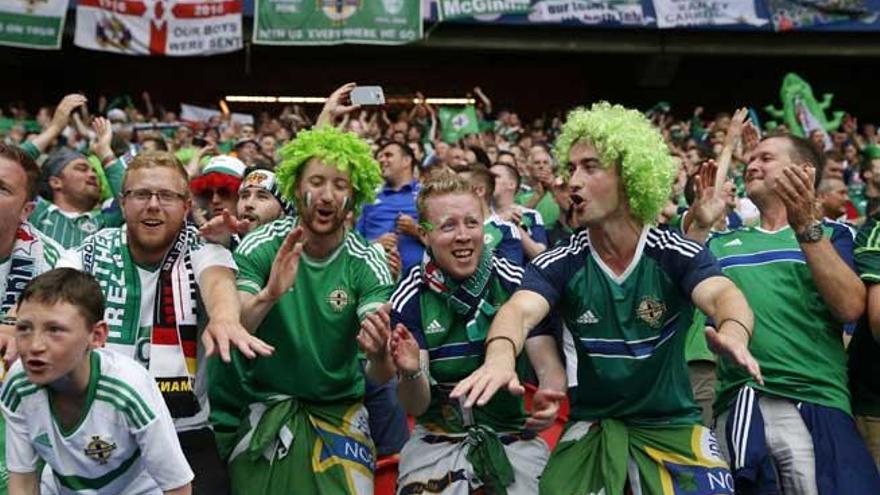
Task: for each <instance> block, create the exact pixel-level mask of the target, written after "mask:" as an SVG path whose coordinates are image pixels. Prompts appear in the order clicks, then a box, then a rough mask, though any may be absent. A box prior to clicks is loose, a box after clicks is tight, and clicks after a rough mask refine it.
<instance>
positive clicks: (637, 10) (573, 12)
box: [529, 0, 653, 26]
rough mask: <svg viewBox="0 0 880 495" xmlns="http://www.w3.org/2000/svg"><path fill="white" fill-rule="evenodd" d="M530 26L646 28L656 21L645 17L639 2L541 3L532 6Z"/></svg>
mask: <svg viewBox="0 0 880 495" xmlns="http://www.w3.org/2000/svg"><path fill="white" fill-rule="evenodd" d="M529 21H530V22H538V23H554V24H555V23H561V22H566V21H577V22H579V23H581V24H590V25H595V24H606V23H613V24H626V25H634V26H643V25H645V24H648V23H650V22H651V21H653V19H650V18H647V17H645V13H644V10H643V9H642V3H641V1H640V0H605V1H588V0H540V1H538V2H535V4H534V5H532V13H531V14H529Z"/></svg>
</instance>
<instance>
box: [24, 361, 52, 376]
mask: <svg viewBox="0 0 880 495" xmlns="http://www.w3.org/2000/svg"><path fill="white" fill-rule="evenodd" d="M24 367H25V369H26V370H27V371H28V372H30V373H34V374H40V373H43V372H44V371H46V370H47V369H49V363H47V362H46V361H43V360H42V359H35V358H31V359H28V360H26V361H25V362H24Z"/></svg>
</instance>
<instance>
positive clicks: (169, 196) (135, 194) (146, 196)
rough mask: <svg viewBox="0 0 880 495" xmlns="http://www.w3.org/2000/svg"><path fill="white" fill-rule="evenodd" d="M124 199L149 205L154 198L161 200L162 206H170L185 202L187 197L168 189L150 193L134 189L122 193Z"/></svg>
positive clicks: (146, 190)
mask: <svg viewBox="0 0 880 495" xmlns="http://www.w3.org/2000/svg"><path fill="white" fill-rule="evenodd" d="M122 196H123V197H124V198H128V199H130V200H132V201H135V202H137V203H149V202H150V200H151V199H152V198H153V196H156V199H158V200H159V204H160V205H164V206H168V205H173V204H175V203H177V202H178V201H183V200H185V199H186V197H187V195H186V194H183V193H179V192H176V191H169V190H168V189H159V190H158V191H150V190H149V189H133V190H128V191H125V192H124V193H122Z"/></svg>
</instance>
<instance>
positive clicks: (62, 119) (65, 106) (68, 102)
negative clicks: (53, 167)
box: [30, 94, 88, 153]
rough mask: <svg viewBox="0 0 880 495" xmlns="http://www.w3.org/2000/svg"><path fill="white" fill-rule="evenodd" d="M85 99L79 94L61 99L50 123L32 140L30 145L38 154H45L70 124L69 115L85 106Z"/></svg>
mask: <svg viewBox="0 0 880 495" xmlns="http://www.w3.org/2000/svg"><path fill="white" fill-rule="evenodd" d="M86 101H88V100H86V97H85V96H83V95H80V94H69V95H67V96H65V97H64V98H62V99H61V103H59V104H58V106H57V107H55V113H54V114H52V121H51V122H49V125H48V127H46V128H45V129H44V130H43V132H41V133H40V134H39V135H38V136H37V137H35V138H34V139H32V140H31V141H30V143H31V144H32V145H33V146H34V147H35V148H36V149H37V150H38V151H39V152H40V153H43V152H45V151H46V150H47V149H48V148H49V145H50V144H52V141H54V140H55V138H57V137H58V136H59V135H60V134H61V133H62V132H63V131H64V128H65V127H67V124H68V123H69V122H70V113H71V112H73V110H74V109H76V108H77V107H79V106H81V105H85V103H86Z"/></svg>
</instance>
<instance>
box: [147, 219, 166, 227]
mask: <svg viewBox="0 0 880 495" xmlns="http://www.w3.org/2000/svg"><path fill="white" fill-rule="evenodd" d="M164 223H165V222H163V221H162V220H159V219H155V218H147V219H146V220H141V225H143V226H144V227H146V228H148V229H158V228H159V227H161V226H162V225H163V224H164Z"/></svg>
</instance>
